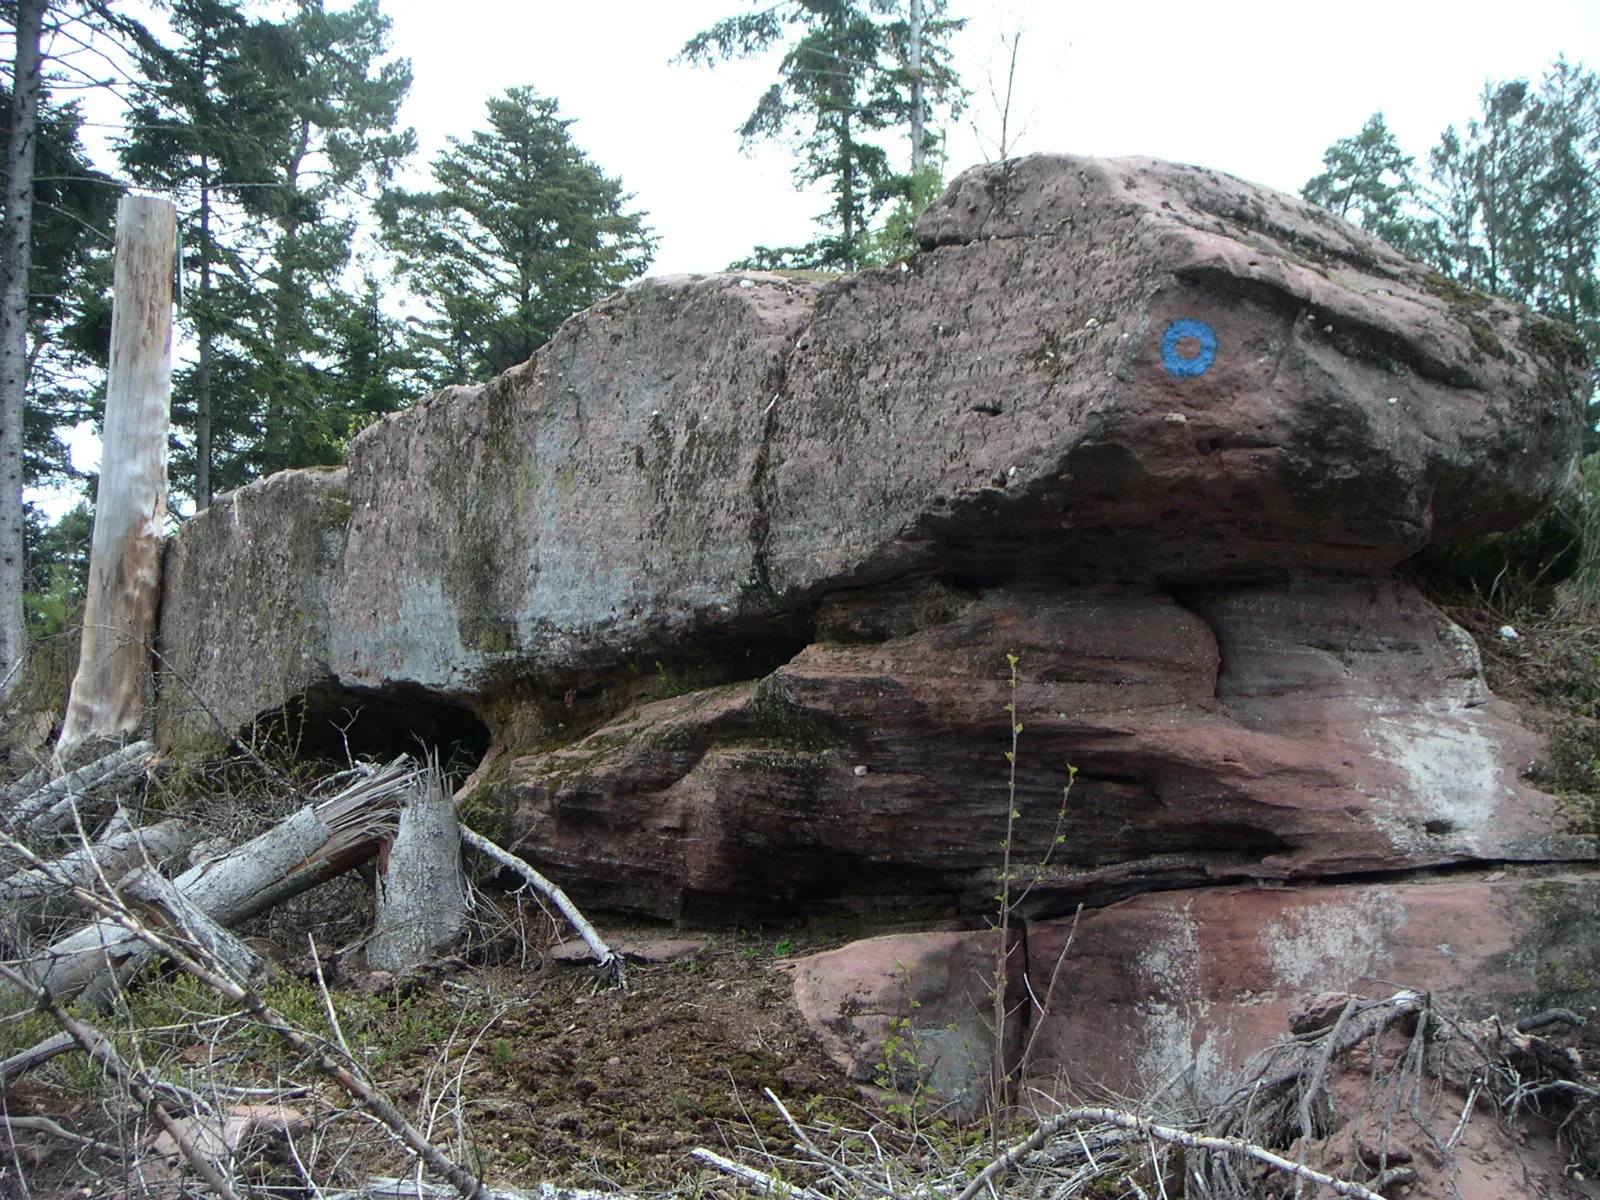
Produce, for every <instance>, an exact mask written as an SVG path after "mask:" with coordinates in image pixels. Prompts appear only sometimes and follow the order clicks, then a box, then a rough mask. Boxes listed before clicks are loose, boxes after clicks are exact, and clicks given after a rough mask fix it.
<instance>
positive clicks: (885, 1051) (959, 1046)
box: [789, 930, 1026, 1115]
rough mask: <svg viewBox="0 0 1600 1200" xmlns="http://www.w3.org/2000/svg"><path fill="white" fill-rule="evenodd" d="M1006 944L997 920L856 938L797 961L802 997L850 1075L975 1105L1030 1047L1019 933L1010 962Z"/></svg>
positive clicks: (969, 1107)
mask: <svg viewBox="0 0 1600 1200" xmlns="http://www.w3.org/2000/svg"><path fill="white" fill-rule="evenodd" d="M999 946H1000V933H999V931H998V930H987V931H985V932H982V933H953V932H935V933H907V934H900V935H896V936H887V937H877V938H869V939H867V940H865V941H860V942H852V943H851V944H850V945H848V946H845V947H843V948H842V949H839V950H829V951H826V952H824V953H822V954H813V955H809V956H807V957H805V958H801V959H796V960H795V961H794V963H793V964H792V965H791V966H790V967H789V969H790V970H791V971H792V972H793V974H794V995H795V1002H796V1003H797V1004H798V1005H799V1007H800V1011H801V1013H802V1014H803V1015H804V1016H805V1018H806V1020H807V1021H808V1022H809V1023H810V1024H811V1026H812V1028H814V1029H815V1030H817V1033H818V1036H819V1037H820V1038H821V1040H822V1044H823V1046H824V1047H825V1048H826V1050H827V1052H828V1053H829V1054H830V1055H832V1056H833V1058H834V1059H835V1060H836V1061H837V1062H839V1063H840V1064H841V1065H842V1066H843V1067H844V1068H845V1070H846V1071H847V1072H848V1073H849V1075H850V1077H851V1078H852V1079H856V1080H859V1081H861V1082H862V1083H870V1084H874V1085H876V1086H878V1087H890V1088H893V1089H895V1090H896V1091H900V1092H908V1093H920V1094H922V1095H923V1096H925V1097H926V1098H928V1099H930V1100H932V1101H934V1102H935V1103H936V1104H937V1105H939V1106H940V1107H942V1108H943V1107H946V1106H948V1109H949V1110H953V1111H954V1113H956V1114H960V1115H973V1114H975V1113H979V1112H982V1111H984V1108H985V1106H986V1104H987V1103H988V1099H989V1096H990V1095H991V1093H992V1091H993V1089H994V1087H995V1086H997V1083H996V1081H997V1080H998V1079H999V1078H1000V1077H1001V1076H1002V1075H1004V1074H1009V1073H1011V1072H1013V1071H1015V1070H1016V1069H1017V1067H1018V1066H1019V1064H1020V1059H1021V1053H1022V1034H1023V1019H1022V1012H1023V1007H1024V1005H1025V1004H1026V992H1025V978H1024V960H1023V955H1022V943H1021V940H1020V939H1013V942H1012V952H1011V954H1010V956H1009V957H1008V959H1007V961H1006V962H1005V963H1004V964H1002V963H1000V962H999V961H998V959H997V954H998V951H999ZM1002 973H1003V975H1004V978H1005V984H1004V986H1005V988H1006V1002H1005V1005H1004V1011H1003V1015H1002V1017H1001V1018H1000V1021H999V1023H1000V1024H1001V1025H1003V1026H1004V1027H1005V1029H1006V1035H1005V1038H1004V1041H1003V1045H1002V1052H1003V1054H1002V1058H1001V1059H1000V1061H999V1062H998V1063H997V1062H996V1061H995V1057H994V1055H995V1039H994V1029H995V1025H996V1013H995V1005H994V999H993V998H994V994H995V986H996V983H995V981H996V979H997V978H1000V977H1001V975H1002ZM945 1115H951V1114H950V1112H948V1111H947V1112H946V1114H945Z"/></svg>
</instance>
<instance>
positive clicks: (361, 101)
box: [122, 0, 414, 507]
mask: <svg viewBox="0 0 1600 1200" xmlns="http://www.w3.org/2000/svg"><path fill="white" fill-rule="evenodd" d="M255 11H258V10H251V12H247V11H246V10H245V9H244V8H243V6H242V5H241V3H240V2H239V0H173V7H172V14H173V15H172V26H173V29H174V32H175V33H176V35H177V37H176V40H175V41H174V43H173V45H171V46H170V47H165V48H159V49H157V50H154V51H151V52H149V53H147V54H146V55H145V56H144V65H145V70H146V72H147V74H148V75H149V77H150V79H151V81H152V83H153V85H154V87H153V89H152V92H153V94H152V99H151V100H150V101H148V102H147V103H146V104H144V105H143V106H142V108H141V109H140V111H139V112H138V114H137V115H136V119H135V121H134V122H133V124H134V129H135V132H134V133H133V134H132V135H130V137H129V139H128V140H127V142H126V144H125V145H124V146H123V148H122V154H123V161H124V163H125V165H126V166H127V169H128V170H129V172H130V173H131V174H132V175H133V176H134V178H135V179H137V180H139V181H140V182H142V183H147V184H154V185H157V186H162V187H167V188H176V189H179V191H178V195H179V197H180V200H181V202H182V203H181V209H182V218H183V220H184V222H185V230H186V232H185V236H184V245H185V249H186V258H187V263H186V267H187V273H188V277H189V279H190V280H191V288H190V293H189V295H188V297H187V298H186V305H185V315H186V317H187V319H188V320H189V322H190V324H191V329H192V331H193V335H194V338H195V343H196V346H197V361H196V362H195V364H194V366H193V367H192V368H191V369H188V370H185V371H183V372H181V373H180V375H179V377H178V379H177V380H176V388H175V392H176V396H175V399H176V404H175V412H174V416H175V419H176V420H177V421H178V422H179V423H181V424H187V425H188V426H189V427H190V428H191V429H192V431H193V439H192V441H191V442H189V443H187V444H185V445H182V446H180V448H179V452H178V453H177V454H176V455H175V456H174V467H175V474H177V476H178V478H179V479H180V481H185V482H186V481H187V480H192V483H190V484H189V490H190V491H191V492H192V494H193V495H194V498H195V503H196V506H197V507H204V506H205V504H207V503H209V501H210V499H211V495H212V493H213V492H214V491H217V490H221V489H223V488H228V487H234V486H237V485H238V484H240V483H243V482H245V481H246V480H248V479H251V478H253V477H255V476H257V475H262V474H266V473H268V472H271V471H274V470H278V469H280V468H283V467H294V466H310V465H315V464H319V463H329V462H337V461H339V459H340V458H341V457H342V456H343V452H344V446H345V443H346V442H347V441H348V439H349V437H350V436H351V435H352V434H353V433H354V432H356V430H358V429H359V428H360V427H361V425H363V424H365V423H366V421H367V420H369V419H370V417H371V416H372V415H373V413H374V412H375V411H387V409H386V408H385V407H384V405H389V406H391V407H392V406H393V405H394V404H397V403H398V402H399V397H398V396H397V392H396V388H395V387H394V386H392V382H393V381H391V380H388V379H382V380H380V379H377V378H375V377H372V376H369V375H367V374H364V373H362V372H357V373H355V374H354V375H349V376H348V378H358V379H361V380H363V381H364V382H365V383H366V384H368V385H370V392H369V393H368V394H364V395H354V394H352V392H351V390H350V388H349V386H347V383H346V378H347V375H346V373H344V372H342V371H341V370H340V369H339V366H338V364H339V360H340V354H341V350H342V348H343V347H342V339H346V338H347V335H348V334H349V332H350V329H351V327H352V322H355V323H357V324H359V323H360V322H361V321H364V320H369V319H371V318H372V317H373V316H374V315H376V317H377V318H378V319H380V320H386V319H387V318H384V317H383V316H382V314H381V312H379V313H376V314H374V313H373V312H372V311H371V310H369V309H367V308H365V307H364V304H365V302H364V300H363V298H362V297H361V296H360V295H358V294H351V293H350V291H349V290H348V288H347V287H346V284H345V275H346V269H347V267H348V265H349V263H350V259H351V253H352V240H353V235H354V232H355V229H356V226H357V222H358V221H359V219H360V217H361V214H362V212H363V211H364V209H365V208H366V206H367V205H368V204H369V203H370V201H371V198H372V197H373V196H374V195H375V193H376V191H377V189H378V188H379V187H381V185H382V184H383V183H384V182H386V181H387V180H388V179H389V177H390V176H391V174H392V171H393V169H394V167H395V165H396V164H397V163H398V162H399V161H400V160H401V159H402V158H403V157H405V155H407V154H409V153H410V151H411V148H412V146H413V144H414V139H413V137H412V134H411V132H410V131H409V130H396V128H395V125H396V118H397V115H398V112H399V107H400V104H401V102H402V100H403V99H404V98H405V94H406V92H407V90H408V89H409V87H410V80H411V75H410V68H409V66H408V65H407V64H406V63H405V62H404V61H394V60H388V59H386V57H385V56H386V53H387V50H388V33H389V22H388V20H387V18H385V17H384V16H383V15H382V14H381V12H380V11H379V8H378V5H377V3H376V0H355V2H354V3H352V4H351V5H350V7H348V8H344V9H337V10H334V9H329V8H327V7H326V6H325V4H324V3H323V2H322V0H293V2H292V3H290V4H288V5H287V6H286V7H283V6H280V7H279V8H278V9H276V10H272V11H273V12H275V13H276V15H270V14H269V15H267V16H256V15H252V13H253V12H255ZM190 472H192V474H190Z"/></svg>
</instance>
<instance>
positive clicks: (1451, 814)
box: [1366, 700, 1510, 854]
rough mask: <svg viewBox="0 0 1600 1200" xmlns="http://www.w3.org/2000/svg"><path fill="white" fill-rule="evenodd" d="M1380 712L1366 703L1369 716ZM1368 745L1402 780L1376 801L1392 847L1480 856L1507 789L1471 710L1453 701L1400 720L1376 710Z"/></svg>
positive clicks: (1368, 729) (1490, 739) (1497, 761)
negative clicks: (1471, 853) (1446, 850)
mask: <svg viewBox="0 0 1600 1200" xmlns="http://www.w3.org/2000/svg"><path fill="white" fill-rule="evenodd" d="M1378 707H1379V706H1377V705H1370V703H1369V711H1371V710H1372V709H1376V708H1378ZM1366 741H1367V742H1368V743H1369V744H1370V745H1371V746H1372V747H1373V748H1374V753H1375V755H1376V757H1377V758H1379V759H1381V760H1383V761H1384V762H1387V763H1389V764H1390V765H1392V766H1394V767H1397V768H1399V770H1400V772H1401V773H1402V775H1403V776H1404V779H1405V783H1404V785H1403V786H1402V787H1400V788H1395V789H1390V790H1389V791H1388V792H1387V793H1386V794H1384V795H1382V796H1380V798H1379V799H1380V802H1381V803H1380V809H1379V813H1378V816H1379V819H1380V821H1381V824H1382V826H1383V828H1384V831H1385V832H1386V833H1387V834H1388V835H1389V836H1390V838H1391V839H1392V840H1393V841H1394V844H1395V847H1396V848H1397V849H1399V850H1403V851H1405V852H1407V853H1413V854H1415V853H1424V854H1425V853H1428V852H1430V851H1439V850H1443V849H1446V848H1449V849H1452V850H1454V851H1456V852H1459V851H1460V850H1463V849H1464V850H1469V851H1474V852H1476V851H1479V850H1480V843H1481V840H1482V838H1483V835H1484V834H1486V833H1489V832H1491V831H1492V830H1493V827H1494V815H1495V811H1496V809H1497V808H1498V806H1499V802H1500V800H1501V798H1502V797H1504V796H1505V795H1507V794H1508V793H1509V790H1510V789H1509V788H1508V786H1507V783H1506V781H1505V779H1504V772H1503V768H1502V765H1501V762H1500V755H1499V753H1498V751H1497V748H1496V742H1495V739H1494V738H1493V737H1492V736H1490V734H1489V733H1486V732H1485V731H1484V730H1483V729H1482V728H1480V721H1479V717H1478V714H1477V713H1476V712H1474V711H1472V710H1470V709H1467V708H1466V707H1464V706H1463V705H1462V704H1460V703H1459V702H1457V701H1454V700H1445V701H1435V702H1433V703H1430V704H1423V705H1418V706H1416V707H1414V708H1413V709H1411V710H1409V711H1407V712H1405V713H1404V714H1401V713H1395V712H1375V713H1374V716H1373V719H1372V720H1371V721H1370V722H1369V723H1368V724H1367V727H1366Z"/></svg>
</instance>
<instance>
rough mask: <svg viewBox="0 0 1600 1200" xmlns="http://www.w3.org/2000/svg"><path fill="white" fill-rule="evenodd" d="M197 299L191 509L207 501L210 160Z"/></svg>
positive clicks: (205, 168)
mask: <svg viewBox="0 0 1600 1200" xmlns="http://www.w3.org/2000/svg"><path fill="white" fill-rule="evenodd" d="M200 172H201V175H202V177H203V178H204V179H205V180H206V182H204V183H202V184H201V185H200V302H199V304H198V305H197V306H196V312H195V326H196V331H197V332H198V333H199V335H200V358H199V361H198V362H197V363H196V364H195V370H194V510H195V512H199V511H200V510H201V509H204V508H209V507H210V505H211V346H212V335H211V187H210V183H209V180H210V173H211V160H210V159H209V158H202V159H201V160H200Z"/></svg>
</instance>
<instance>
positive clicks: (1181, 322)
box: [1161, 317, 1217, 379]
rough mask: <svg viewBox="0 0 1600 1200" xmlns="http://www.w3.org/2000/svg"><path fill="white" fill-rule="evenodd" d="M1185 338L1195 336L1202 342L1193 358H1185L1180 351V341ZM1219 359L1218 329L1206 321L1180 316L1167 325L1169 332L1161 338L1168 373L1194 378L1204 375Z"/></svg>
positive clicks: (1179, 376) (1181, 377)
mask: <svg viewBox="0 0 1600 1200" xmlns="http://www.w3.org/2000/svg"><path fill="white" fill-rule="evenodd" d="M1185 338H1194V339H1195V341H1197V342H1199V343H1200V352H1199V353H1198V354H1196V355H1195V356H1194V357H1193V358H1184V357H1183V356H1182V355H1180V354H1179V353H1178V343H1179V342H1181V341H1183V340H1184V339H1185ZM1216 361H1217V331H1216V330H1215V329H1213V328H1211V326H1209V325H1207V324H1206V323H1205V322H1204V321H1191V320H1190V319H1189V318H1188V317H1180V318H1179V319H1178V320H1176V321H1174V322H1173V323H1172V324H1171V325H1168V326H1167V332H1166V334H1165V335H1163V337H1162V338H1161V363H1162V365H1163V366H1165V367H1166V368H1167V374H1169V375H1176V376H1177V377H1178V378H1179V379H1193V378H1194V377H1195V376H1196V375H1204V374H1205V373H1206V372H1207V371H1209V370H1210V369H1211V364H1212V363H1214V362H1216Z"/></svg>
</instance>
